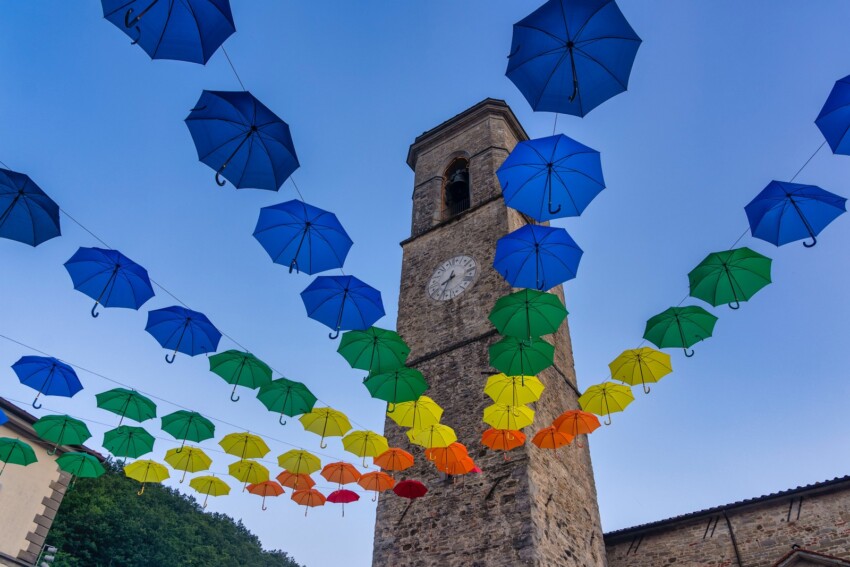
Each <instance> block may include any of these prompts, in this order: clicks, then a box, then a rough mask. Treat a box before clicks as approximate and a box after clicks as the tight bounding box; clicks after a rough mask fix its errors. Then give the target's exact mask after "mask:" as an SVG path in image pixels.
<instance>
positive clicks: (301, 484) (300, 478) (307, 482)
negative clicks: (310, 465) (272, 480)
mask: <svg viewBox="0 0 850 567" xmlns="http://www.w3.org/2000/svg"><path fill="white" fill-rule="evenodd" d="M277 481H278V482H279V483H281V484H282V485H283V486H285V487H287V488H291V489H293V490H298V489H299V488H313V487H314V486H316V481H315V480H313V477H311V476H310V475H309V474H292V473H291V472H289V471H283V472H282V473H280V474H279V475H277Z"/></svg>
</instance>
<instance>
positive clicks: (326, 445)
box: [319, 437, 328, 449]
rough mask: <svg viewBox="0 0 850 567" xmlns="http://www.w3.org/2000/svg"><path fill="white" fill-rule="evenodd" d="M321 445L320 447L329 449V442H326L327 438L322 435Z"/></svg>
mask: <svg viewBox="0 0 850 567" xmlns="http://www.w3.org/2000/svg"><path fill="white" fill-rule="evenodd" d="M319 447H320V448H322V449H327V448H328V444H327V443H325V438H324V437H322V441H321V443H319Z"/></svg>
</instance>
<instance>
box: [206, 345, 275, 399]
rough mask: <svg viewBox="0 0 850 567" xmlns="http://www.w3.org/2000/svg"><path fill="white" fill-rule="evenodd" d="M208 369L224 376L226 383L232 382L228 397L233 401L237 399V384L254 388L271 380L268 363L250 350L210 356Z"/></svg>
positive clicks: (231, 351) (230, 351) (229, 351)
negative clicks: (231, 389)
mask: <svg viewBox="0 0 850 567" xmlns="http://www.w3.org/2000/svg"><path fill="white" fill-rule="evenodd" d="M210 371H211V372H213V373H215V374H218V375H219V376H221V377H222V378H224V381H225V382H227V383H228V384H233V391H232V392H231V393H230V399H231V400H232V401H234V402H238V401H239V396H236V387H237V386H244V387H245V388H251V389H254V390H256V389H257V388H259V387H260V386H263V385H265V384H268V383H269V382H271V381H272V369H271V368H269V365H268V364H266V363H265V362H263V361H262V360H260V359H259V358H257V357H256V356H254V355H253V354H251V353H250V352H241V351H238V350H228V351H225V352H222V353H220V354H216V355H213V356H211V357H210ZM234 396H235V397H234Z"/></svg>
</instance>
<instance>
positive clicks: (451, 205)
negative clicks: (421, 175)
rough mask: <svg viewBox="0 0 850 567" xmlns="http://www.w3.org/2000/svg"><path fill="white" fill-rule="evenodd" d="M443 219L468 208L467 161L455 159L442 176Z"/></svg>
mask: <svg viewBox="0 0 850 567" xmlns="http://www.w3.org/2000/svg"><path fill="white" fill-rule="evenodd" d="M443 178H444V179H445V184H444V185H443V218H444V219H450V218H452V217H454V216H457V215H459V214H460V213H462V212H463V211H465V210H467V209H468V208H469V206H470V201H471V199H470V196H471V194H470V186H469V161H467V160H466V159H464V158H457V159H456V160H454V161H453V162H452V163H451V164H449V167H447V168H446V173H445V175H444V176H443Z"/></svg>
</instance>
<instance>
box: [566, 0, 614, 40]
mask: <svg viewBox="0 0 850 567" xmlns="http://www.w3.org/2000/svg"><path fill="white" fill-rule="evenodd" d="M612 1H613V0H608V1H607V2H605V3H603V4H600V5H599V7H598V8H597V9H596V10H594V12H593V13H592V14H590V15H589V16H587V19H585V20H584V23H583V24H582V25H581V26H580V27H579V29H578V31H577V32H576V34H575V37H576V39H577V38H578V37H579V36H580V35H581V32H583V31H584V28H586V27H587V24H589V23H590V20H592V19H593V18H595V17H596V15H597V14H599V12H601V11H602V10H603V9H604V8H605V7H606V6H608V4H610V3H611V2H612ZM561 9H562V10H563V4H561Z"/></svg>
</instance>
